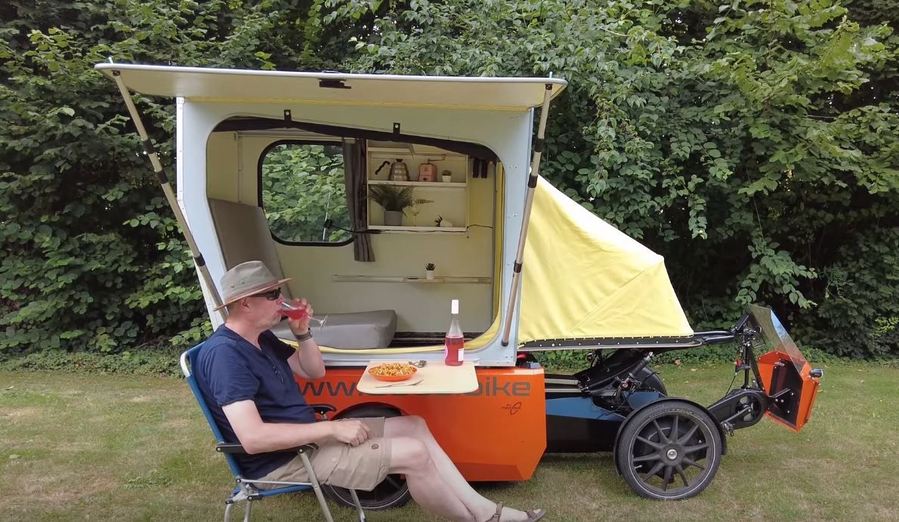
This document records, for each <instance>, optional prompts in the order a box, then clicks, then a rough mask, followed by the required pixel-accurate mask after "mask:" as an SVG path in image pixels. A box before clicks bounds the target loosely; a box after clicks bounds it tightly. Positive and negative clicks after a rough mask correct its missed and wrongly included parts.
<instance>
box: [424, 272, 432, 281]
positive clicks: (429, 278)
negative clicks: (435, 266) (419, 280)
mask: <svg viewBox="0 0 899 522" xmlns="http://www.w3.org/2000/svg"><path fill="white" fill-rule="evenodd" d="M425 279H428V280H431V279H434V271H433V270H425Z"/></svg>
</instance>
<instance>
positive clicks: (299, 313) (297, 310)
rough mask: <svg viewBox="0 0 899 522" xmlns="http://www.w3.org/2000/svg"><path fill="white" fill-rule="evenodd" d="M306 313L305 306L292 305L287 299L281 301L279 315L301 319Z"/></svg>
mask: <svg viewBox="0 0 899 522" xmlns="http://www.w3.org/2000/svg"><path fill="white" fill-rule="evenodd" d="M306 315H308V314H307V313H306V308H304V307H299V306H294V305H292V304H290V303H288V302H287V301H285V302H283V303H281V316H283V317H289V318H291V319H302V318H304V317H306Z"/></svg>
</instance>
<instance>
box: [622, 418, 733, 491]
mask: <svg viewBox="0 0 899 522" xmlns="http://www.w3.org/2000/svg"><path fill="white" fill-rule="evenodd" d="M721 450H722V445H721V433H720V432H719V431H718V426H717V424H716V423H715V420H714V419H712V418H711V417H710V416H709V415H708V414H707V413H706V412H705V411H704V410H703V409H702V408H700V407H699V406H696V405H695V404H691V403H689V402H685V401H678V400H664V401H661V402H657V403H654V404H651V405H649V406H647V407H645V408H643V409H642V410H639V411H637V413H635V414H634V415H633V416H632V417H631V418H630V419H628V420H627V422H626V423H625V425H624V428H623V429H622V431H621V434H620V436H619V437H618V445H617V446H616V447H615V458H616V462H617V463H618V468H619V471H620V472H621V475H622V476H623V477H624V480H625V481H626V482H627V484H628V485H629V486H630V487H631V489H633V490H634V492H636V493H637V494H638V495H640V496H641V497H645V498H651V499H654V500H682V499H685V498H690V497H693V496H695V495H698V494H699V493H701V492H702V491H703V490H704V489H705V488H706V487H707V486H708V485H709V484H710V483H711V482H712V479H714V478H715V473H717V472H718V466H719V464H720V463H721Z"/></svg>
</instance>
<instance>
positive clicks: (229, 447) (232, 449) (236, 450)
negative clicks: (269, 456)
mask: <svg viewBox="0 0 899 522" xmlns="http://www.w3.org/2000/svg"><path fill="white" fill-rule="evenodd" d="M316 449H318V445H316V444H304V445H302V446H297V447H295V448H284V449H280V450H275V451H269V452H267V453H303V452H306V451H312V450H316ZM215 451H217V452H219V453H232V454H237V455H248V453H247V452H246V451H244V449H243V446H241V445H240V444H237V443H234V442H219V443H218V444H216V445H215Z"/></svg>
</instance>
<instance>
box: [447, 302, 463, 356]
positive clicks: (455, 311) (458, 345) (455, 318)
mask: <svg viewBox="0 0 899 522" xmlns="http://www.w3.org/2000/svg"><path fill="white" fill-rule="evenodd" d="M450 311H451V313H452V319H451V320H450V327H449V330H448V331H447V332H446V337H444V339H443V347H444V354H445V357H444V362H445V363H446V365H447V366H459V365H460V364H462V358H463V356H464V354H465V351H464V345H465V339H464V337H463V336H462V328H460V327H459V300H458V299H453V300H452V304H451V305H450Z"/></svg>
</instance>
